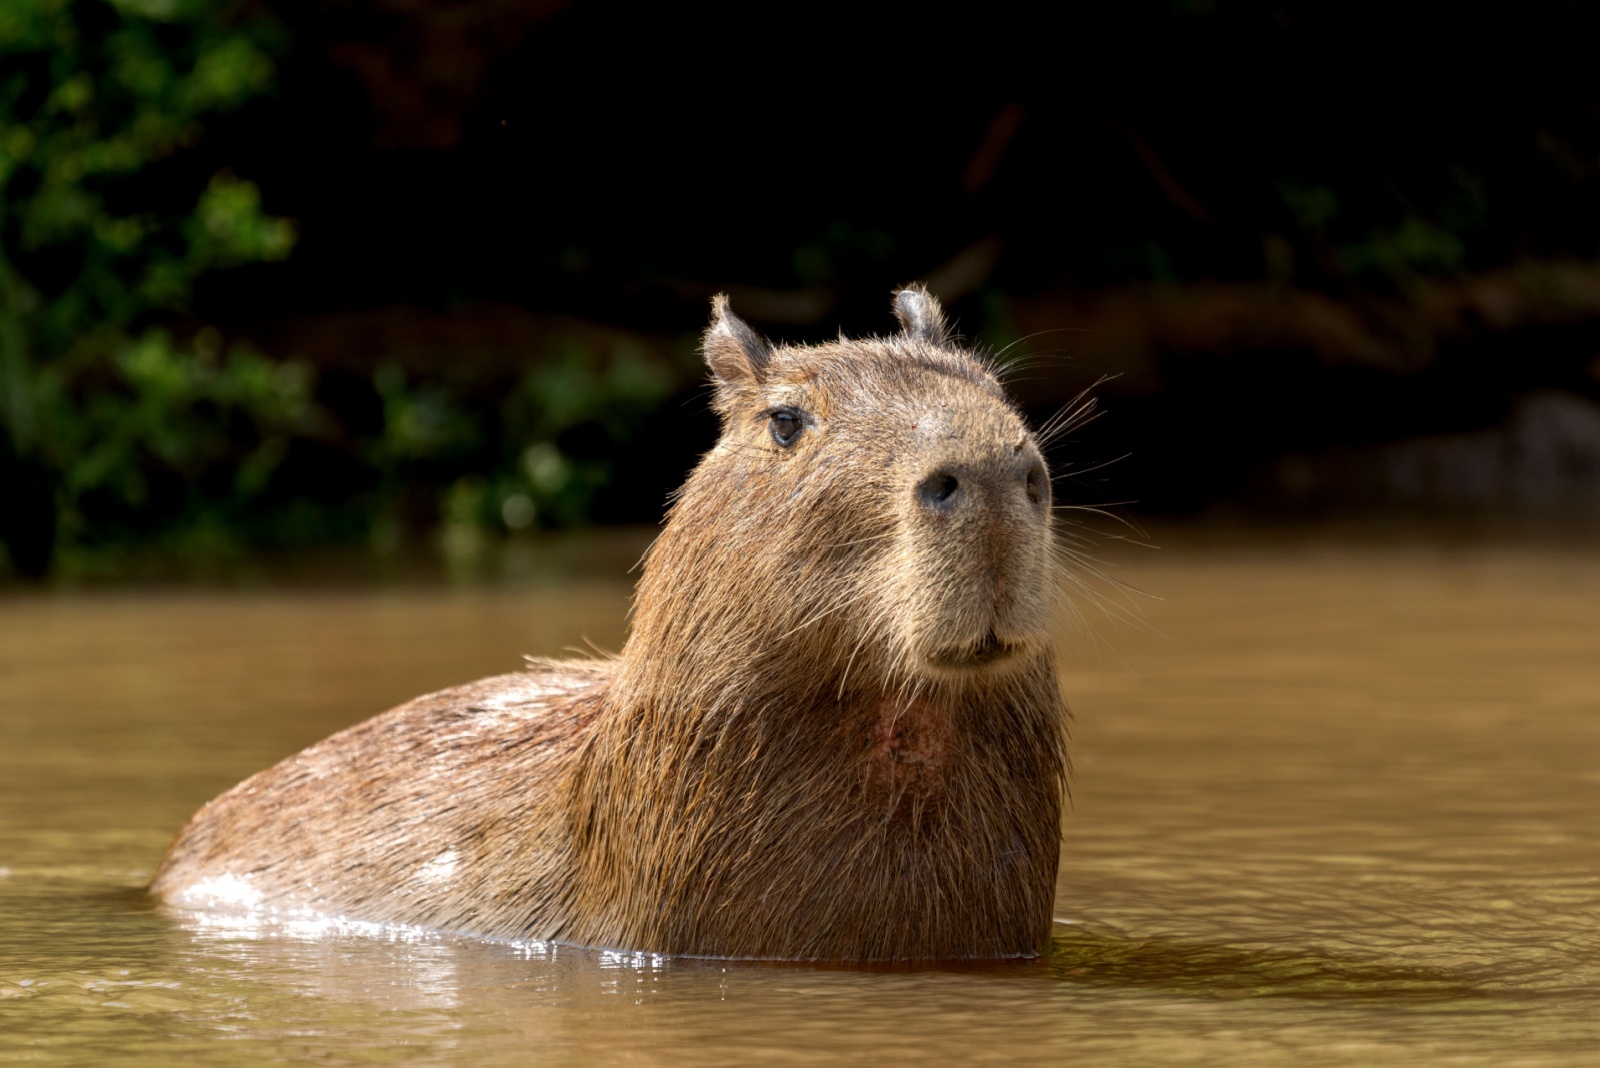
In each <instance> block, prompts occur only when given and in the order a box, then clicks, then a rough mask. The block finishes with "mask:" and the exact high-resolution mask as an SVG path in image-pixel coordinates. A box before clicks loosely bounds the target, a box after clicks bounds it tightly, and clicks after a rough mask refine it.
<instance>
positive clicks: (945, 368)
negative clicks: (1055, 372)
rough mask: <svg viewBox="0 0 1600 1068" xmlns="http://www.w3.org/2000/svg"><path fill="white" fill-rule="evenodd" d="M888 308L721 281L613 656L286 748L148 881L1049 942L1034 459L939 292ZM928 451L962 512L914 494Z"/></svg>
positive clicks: (1046, 561) (637, 935)
mask: <svg viewBox="0 0 1600 1068" xmlns="http://www.w3.org/2000/svg"><path fill="white" fill-rule="evenodd" d="M895 311H896V313H897V315H898V316H899V318H900V319H901V323H902V326H903V327H904V328H905V329H904V330H903V331H902V332H901V333H899V334H896V335H893V336H890V337H885V338H871V339H865V340H854V341H849V340H844V339H841V340H840V341H838V342H836V343H831V344H826V345H819V346H814V347H800V346H770V345H768V344H767V343H766V342H764V341H762V340H760V339H759V338H757V337H756V336H755V335H754V333H753V332H752V331H750V329H749V327H748V326H746V325H745V324H743V323H742V322H739V321H738V320H737V319H735V318H734V317H733V316H732V314H731V313H730V312H729V311H728V310H727V308H726V304H725V302H721V301H719V302H718V303H717V305H716V308H715V317H714V319H713V323H712V326H711V328H710V329H709V330H708V331H707V334H706V339H705V349H706V355H707V361H708V363H709V364H710V366H711V367H712V368H713V369H714V374H715V383H716V393H715V405H716V408H717V410H718V412H719V413H720V415H721V416H722V419H723V433H722V437H721V439H720V440H719V441H718V443H717V445H716V447H715V448H714V449H713V450H712V451H711V452H710V453H708V454H707V455H706V456H705V457H704V458H703V460H702V461H701V463H700V464H699V466H698V467H697V468H696V469H695V471H694V472H693V474H692V475H691V476H690V477H689V480H688V481H687V482H686V483H685V485H684V486H683V488H682V489H681V490H680V491H679V493H678V494H677V497H676V500H675V501H674V503H673V506H672V509H671V512H670V514H669V517H668V520H667V523H666V526H665V528H664V530H663V531H662V533H661V536H660V537H659V538H658V539H657V541H656V543H655V545H654V546H653V547H652V549H651V551H650V553H649V554H648V556H647V558H646V560H645V564H644V570H643V575H642V577H641V579H640V582H639V587H638V591H637V595H636V600H635V605H634V611H633V620H632V629H631V633H630V636H629V639H628V642H627V644H626V646H625V648H624V649H623V651H622V653H621V655H620V657H618V658H617V659H616V660H612V661H593V662H582V661H579V662H573V661H568V662H546V663H540V664H537V665H534V666H533V667H532V668H531V669H530V670H529V671H527V672H523V673H518V674H515V675H508V676H502V677H499V678H495V679H485V680H481V681H479V682H477V683H473V684H470V685H468V686H465V687H460V688H457V689H455V690H447V691H444V692H442V693H439V694H434V695H429V696H427V697H423V698H419V699H417V700H416V701H414V702H411V703H410V704H407V705H403V706H401V707H400V708H397V709H395V710H393V711H391V712H388V713H386V714H384V715H383V716H380V717H377V718H376V719H373V720H370V721H368V722H366V723H363V724H360V725H358V726H356V727H353V728H351V729H350V730H348V731H345V732H342V733H341V734H338V735H335V736H334V737H332V738H330V739H328V740H327V741H324V742H322V743H319V745H316V746H313V747H311V748H310V749H308V750H306V751H304V752H302V753H300V754H297V755H296V756H294V757H291V758H289V759H288V760H286V761H284V762H283V763H281V764H279V765H277V766H276V767H274V768H271V769H269V770H267V771H265V772H262V773H261V774H259V775H257V776H255V777H254V778H252V779H250V780H247V781H246V782H245V783H242V784H241V785H240V786H238V787H235V788H234V789H233V790H232V791H229V792H228V793H226V794H224V795H222V796H221V797H219V798H218V799H216V800H215V801H213V802H211V804H210V805H208V806H206V808H204V809H202V810H201V812H200V813H199V814H197V815H196V817H195V818H194V820H193V821H191V823H190V825H189V826H188V827H187V828H186V829H185V830H184V832H183V833H182V834H181V835H180V836H179V838H178V840H177V841H176V842H175V843H174V845H173V847H172V849H171V850H170V851H169V853H168V855H167V858H166V860H165V861H164V862H163V865H162V868H161V870H160V871H159V872H158V874H157V877H156V880H155V882H154V884H153V889H154V891H155V892H156V893H157V894H159V895H161V896H163V897H166V898H168V899H171V900H174V901H178V902H180V903H188V904H192V905H198V906H207V905H213V906H217V905H225V904H227V903H226V902H220V901H211V900H207V898H206V895H205V888H206V887H208V886H217V885H225V886H227V887H229V888H230V892H232V893H234V894H235V895H236V896H237V893H239V892H248V893H249V894H251V895H255V896H252V897H250V900H252V901H259V902H262V903H263V905H262V906H261V907H267V908H276V909H279V910H305V911H308V912H315V913H320V914H328V915H338V916H343V917H347V918H355V919H363V920H374V921H380V922H393V923H412V924H420V925H424V926H430V927H436V928H446V929H452V930H459V931H465V932H470V933H474V934H480V935H487V936H497V937H514V938H539V939H552V940H559V941H564V942H570V943H577V944H582V945H592V946H606V947H614V948H625V949H630V950H638V951H652V952H659V953H672V954H694V955H710V956H725V957H761V958H788V959H807V960H916V959H950V958H995V957H1006V956H1027V955H1032V954H1036V953H1038V952H1040V951H1042V950H1043V948H1044V947H1045V945H1046V944H1047V940H1048V937H1049V930H1050V916H1051V904H1052V901H1053V897H1054V885H1055V873H1056V864H1057V856H1058V851H1059V822H1060V815H1061V805H1062V795H1063V789H1064V778H1065V769H1066V756H1065V710H1064V708H1063V705H1062V701H1061V697H1060V694H1059V692H1058V688H1057V681H1056V668H1055V662H1054V657H1053V652H1052V650H1051V647H1050V643H1049V633H1050V629H1051V622H1052V620H1051V616H1052V612H1053V609H1054V607H1055V606H1054V599H1055V598H1054V594H1055V591H1056V590H1057V589H1059V584H1060V578H1061V576H1060V575H1059V574H1058V573H1057V565H1056V563H1055V560H1056V557H1055V556H1054V555H1053V546H1052V529H1051V523H1052V521H1051V518H1050V513H1051V510H1050V501H1049V499H1048V485H1049V482H1048V478H1045V479H1044V480H1043V498H1042V499H1041V498H1040V495H1039V492H1038V488H1039V487H1038V482H1037V479H1036V478H1035V475H1036V474H1037V473H1040V472H1042V471H1043V466H1042V460H1041V458H1040V456H1039V450H1038V445H1037V444H1036V442H1035V440H1034V438H1033V436H1032V435H1031V434H1030V433H1029V431H1028V429H1027V427H1026V426H1025V424H1024V422H1023V420H1022V418H1021V417H1020V415H1019V414H1018V413H1017V411H1016V410H1015V409H1014V408H1013V407H1012V406H1011V404H1010V403H1009V402H1008V401H1007V400H1006V398H1005V397H1004V395H1003V393H1002V391H1001V389H1000V387H999V386H998V385H997V384H996V382H995V380H994V377H993V375H992V374H991V373H990V370H989V369H988V368H987V367H986V366H985V365H984V364H982V363H981V362H979V361H978V360H977V359H975V358H974V357H973V356H971V355H970V354H969V353H967V352H964V351H962V350H960V349H957V348H955V347H954V346H953V345H952V344H951V343H950V342H949V341H948V339H947V333H946V330H945V327H944V321H943V317H942V315H941V314H940V312H939V308H938V304H937V302H935V301H934V300H933V299H932V298H931V297H929V296H928V295H927V294H926V293H925V292H923V291H922V290H920V289H918V288H916V287H911V288H908V289H907V290H904V291H901V292H900V293H899V294H897V295H896V303H895ZM780 408H781V409H783V410H786V411H793V412H797V413H799V415H800V417H801V425H802V432H801V434H800V435H799V436H798V438H797V439H796V440H795V441H794V443H793V444H792V445H790V446H789V447H783V446H780V445H779V444H778V443H777V442H775V441H774V439H773V437H772V435H771V433H770V431H769V419H770V416H771V413H772V412H773V410H774V409H780ZM941 471H952V472H959V473H960V478H961V482H960V486H961V489H962V492H965V493H968V494H970V495H971V496H970V498H969V499H968V500H967V504H966V505H964V506H963V508H961V509H951V510H948V511H945V512H941V511H939V510H938V509H933V508H930V507H929V506H928V505H927V503H926V501H925V499H924V498H922V497H919V496H918V492H917V488H918V486H919V485H921V484H923V482H924V480H925V479H926V478H927V477H928V476H929V474H930V472H934V473H937V472H941ZM995 650H999V651H1000V652H994V651H995ZM991 653H992V654H993V656H994V657H995V659H994V660H993V662H990V660H988V659H985V657H987V656H989V655H990V654H991ZM1001 653H1003V654H1004V655H1001ZM241 888H242V891H241Z"/></svg>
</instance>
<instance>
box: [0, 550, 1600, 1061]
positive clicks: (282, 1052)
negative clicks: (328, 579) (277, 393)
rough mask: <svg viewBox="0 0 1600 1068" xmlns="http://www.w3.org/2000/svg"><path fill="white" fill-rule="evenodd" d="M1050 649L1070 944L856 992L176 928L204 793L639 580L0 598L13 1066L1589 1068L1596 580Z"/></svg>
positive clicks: (378, 940)
mask: <svg viewBox="0 0 1600 1068" xmlns="http://www.w3.org/2000/svg"><path fill="white" fill-rule="evenodd" d="M1122 563H1123V565H1124V566H1123V567H1122V568H1120V569H1119V573H1120V574H1121V575H1122V577H1123V578H1125V579H1127V580H1128V581H1130V582H1131V583H1133V584H1134V585H1136V586H1138V587H1140V588H1141V589H1144V590H1147V591H1150V592H1151V593H1152V594H1155V595H1157V596H1158V597H1159V598H1160V599H1159V600H1154V599H1152V600H1150V601H1148V602H1147V603H1145V604H1144V606H1143V612H1144V615H1145V616H1146V617H1147V621H1148V627H1146V628H1144V629H1138V628H1122V629H1118V628H1116V627H1113V626H1111V625H1110V624H1102V625H1100V627H1099V628H1098V629H1099V633H1098V640H1097V642H1096V643H1090V642H1087V641H1085V640H1084V639H1083V638H1082V637H1081V636H1074V635H1070V634H1064V635H1063V643H1064V647H1065V649H1066V651H1067V653H1068V656H1067V660H1066V664H1065V668H1064V673H1065V680H1064V681H1065V685H1066V688H1067V691H1068V693H1069V694H1071V695H1072V697H1073V705H1074V710H1075V712H1076V716H1077V721H1076V725H1075V728H1074V754H1075V756H1074V759H1075V765H1076V768H1077V772H1076V776H1075V781H1074V789H1073V795H1074V808H1073V811H1072V812H1071V814H1070V815H1069V817H1068V819H1067V822H1066V838H1065V843H1064V848H1063V857H1062V876H1061V881H1060V884H1059V892H1058V901H1057V914H1058V916H1059V918H1060V922H1058V925H1057V931H1056V939H1055V947H1054V950H1053V952H1052V953H1051V954H1050V955H1049V956H1048V957H1047V958H1045V959H1042V960H1038V961H1030V962H1012V963H1005V964H985V965H963V966H948V967H918V968H828V967H815V966H792V965H777V964H745V963H731V962H719V961H701V960H676V959H663V958H660V957H655V956H651V955H642V954H626V953H605V952H598V951H590V950H581V949H573V948H571V947H563V946H550V945H515V944H504V943H486V942H480V941H475V940H471V939H461V938H452V937H447V936H441V935H435V934H431V933H427V932H419V931H413V930H404V929H399V930H397V929H392V928H380V927H373V926H370V925H356V924H335V923H327V922H310V921H304V920H296V919H294V918H286V919H280V920H277V921H273V922H266V921H263V920H261V919H260V918H256V919H249V918H246V917H242V916H232V917H229V916H226V915H201V914H184V913H178V912H174V911H171V910H166V909H163V908H160V907H158V906H156V905H155V904H154V903H152V902H151V901H150V900H149V898H148V897H146V896H145V895H144V894H143V892H142V890H141V887H142V885H143V882H144V881H145V880H146V879H148V877H149V874H150V871H151V869H152V868H153V866H154V864H155V862H156V860H157V859H158V857H159V855H160V852H161V850H162V849H163V848H164V846H165V844H166V842H167V840H168V839H169V838H170V836H171V835H172V833H173V832H174V831H175V830H176V829H177V827H178V826H179V825H180V824H181V823H182V821H183V820H184V819H185V818H186V817H187V816H188V814H189V813H190V812H191V811H192V810H193V809H194V808H195V807H196V806H197V805H198V804H199V803H200V802H202V801H204V800H205V799H206V798H208V797H210V796H211V795H212V794H214V793H216V792H217V791H218V790H220V789H222V788H224V787H226V786H228V785H230V784H231V783H233V782H234V781H236V780H237V779H239V778H241V777H243V776H244V775H246V774H248V773H249V772H251V771H253V770H256V769H257V768H259V767H261V766H263V765H265V764H267V763H269V762H271V761H273V760H275V759H277V758H278V757H280V756H282V755H284V754H286V753H289V752H291V751H293V750H294V749H296V748H298V747H300V746H302V745H305V744H307V743H308V742H311V741H313V740H315V739H316V738H319V737H321V736H323V735H325V734H327V733H328V732H330V731H332V730H334V729H337V728H338V727H340V726H342V725H344V724H346V723H349V722H351V721H354V720H356V719H359V718H362V717H364V716H366V715H368V714H370V713H372V712H375V711H378V710H381V709H382V708H384V707H387V706H388V705H390V704H393V703H395V702H397V701H399V700H402V699H404V698H406V697H409V696H412V695H414V694H416V693H420V692H422V691H425V690H428V689H433V688H437V687H439V686H443V685H446V684H449V683H453V682H457V681H461V680H464V679H467V678H471V677H474V676H478V675H484V674H489V673H493V672H498V671H503V670H506V669H507V668H508V667H510V666H514V665H515V664H516V663H517V662H518V659H519V657H520V656H521V655H523V654H525V653H528V654H545V655H548V654H559V653H560V652H561V651H562V650H563V648H565V647H570V646H580V645H581V644H582V643H583V641H584V639H585V638H588V639H590V640H592V641H594V642H595V643H596V644H598V645H600V646H602V647H610V648H615V647H617V645H618V644H620V641H621V636H622V619H623V612H624V611H625V608H626V598H627V592H628V586H627V581H626V578H625V576H623V575H621V574H620V573H619V574H618V575H617V576H616V577H615V578H614V579H586V580H583V581H572V582H567V583H565V584H563V583H560V582H558V581H555V580H552V579H550V578H548V577H545V578H541V579H540V580H539V581H538V582H537V583H535V584H532V585H525V586H521V587H516V586H512V587H504V586H502V587H498V588H483V589H477V590H471V591H460V590H457V591H452V590H448V589H432V588H425V587H416V586H413V587H408V588H405V589H401V590H392V589H391V590H382V591H370V592H359V591H348V590H347V591H344V592H339V593H317V592H310V591H301V592H279V593H270V592H255V593H246V594H232V595H223V594H183V595H176V594H125V593H124V594H113V593H77V594H70V595H62V594H58V595H29V596H17V595H13V596H12V597H11V599H10V600H8V601H5V602H0V1057H5V1058H12V1057H19V1058H26V1059H27V1060H29V1061H30V1062H36V1063H43V1064H68V1063H86V1062H88V1063H93V1062H96V1061H99V1060H112V1059H115V1060H116V1062H117V1063H134V1064H138V1063H145V1062H148V1063H151V1064H156V1063H171V1062H174V1061H181V1062H183V1063H200V1064H206V1063H219V1064H220V1063H229V1064H231V1063H237V1062H240V1061H250V1060H258V1059H259V1060H265V1059H287V1060H308V1061H315V1062H317V1063H326V1064H372V1063H389V1062H393V1063H405V1064H473V1065H478V1064H513V1063H515V1064H522V1063H527V1062H529V1061H534V1062H538V1063H552V1064H566V1063H580V1062H581V1063H594V1062H597V1061H602V1062H605V1063H622V1064H640V1065H655V1064H665V1063H673V1064H679V1063H684V1062H690V1063H695V1064H701V1063H709V1064H729V1065H732V1064H740V1065H744V1064H749V1063H752V1062H754V1061H757V1060H760V1061H770V1062H775V1063H779V1064H803V1063H823V1062H826V1063H839V1062H840V1061H841V1060H855V1061H860V1062H863V1063H867V1062H870V1063H910V1062H920V1061H925V1060H931V1061H937V1062H941V1063H942V1062H983V1061H996V1062H1023V1063H1040V1062H1061V1063H1066V1062H1069V1061H1070V1062H1071V1063H1074V1064H1120V1063H1138V1064H1163V1063H1190V1062H1193V1061H1195V1060H1202V1061H1207V1062H1217V1063H1227V1064H1242V1065H1249V1064H1279V1063H1285V1062H1289V1061H1296V1062H1299V1061H1310V1062H1314V1063H1318V1064H1380V1065H1381V1064H1402V1063H1405V1064H1410V1063H1438V1062H1441V1061H1446V1060H1448V1061H1449V1062H1450V1063H1454V1064H1484V1065H1487V1064H1496V1065H1499V1064H1508V1063H1509V1064H1552V1065H1554V1064H1568V1063H1572V1062H1573V1060H1574V1058H1575V1057H1577V1056H1578V1054H1579V1053H1580V1051H1581V1052H1583V1053H1585V1054H1588V1053H1591V1052H1592V1050H1594V1049H1595V1048H1600V842H1597V839H1596V837H1595V835H1594V834H1593V826H1594V817H1593V814H1594V812H1595V811H1596V810H1597V806H1600V744H1597V743H1600V553H1592V552H1586V551H1583V550H1574V549H1570V548H1569V549H1563V550H1559V551H1557V550H1546V551H1542V552H1541V551H1533V550H1528V549H1517V548H1508V547H1499V548H1496V547H1492V546H1490V547H1477V548H1471V547H1458V548H1455V549H1452V550H1449V551H1442V550H1437V549H1429V548H1427V547H1426V546H1425V545H1424V543H1422V542H1420V541H1417V542H1400V541H1390V542H1383V543H1369V544H1366V545H1364V546H1360V547H1355V546H1352V545H1346V546H1345V547H1343V548H1340V547H1337V546H1329V545H1326V544H1319V543H1316V542H1299V543H1292V542H1288V541H1283V540H1278V541H1266V540H1262V539H1259V538H1257V539H1255V540H1239V539H1236V540H1233V541H1231V542H1223V543H1220V544H1208V545H1198V544H1191V545H1182V544H1180V545H1178V546H1176V547H1169V548H1167V549H1165V550H1163V551H1161V552H1159V553H1150V552H1145V553H1142V554H1140V555H1136V556H1131V557H1128V558H1127V559H1125V560H1123V561H1122Z"/></svg>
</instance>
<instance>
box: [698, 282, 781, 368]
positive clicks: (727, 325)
mask: <svg viewBox="0 0 1600 1068" xmlns="http://www.w3.org/2000/svg"><path fill="white" fill-rule="evenodd" d="M701 348H703V349H704V350H705V354H706V363H707V364H709V365H710V367H711V373H712V374H714V375H716V376H717V381H718V382H720V383H721V384H722V385H724V386H744V385H759V384H760V383H761V381H762V380H763V379H764V378H766V377H767V361H768V360H769V359H771V357H772V346H770V345H768V344H767V342H766V340H765V339H764V338H762V336H761V335H760V334H758V333H756V332H755V331H754V330H752V329H750V324H749V323H747V322H745V321H744V320H743V319H741V318H739V317H738V316H737V315H735V314H733V312H731V311H729V310H728V297H727V294H725V293H718V294H717V295H716V296H714V297H712V298H711V325H710V326H708V327H706V336H705V340H704V341H703V342H702V343H701Z"/></svg>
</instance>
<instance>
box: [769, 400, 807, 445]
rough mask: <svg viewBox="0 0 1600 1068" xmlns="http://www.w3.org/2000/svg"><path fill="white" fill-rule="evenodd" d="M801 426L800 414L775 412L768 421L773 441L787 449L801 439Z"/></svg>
mask: <svg viewBox="0 0 1600 1068" xmlns="http://www.w3.org/2000/svg"><path fill="white" fill-rule="evenodd" d="M801 425H802V424H801V422H800V413H799V412H790V411H784V410H782V409H780V410H778V411H775V412H773V413H772V415H771V416H770V417H769V419H768V426H769V427H771V429H772V440H773V441H776V442H777V443H778V444H779V445H782V446H784V447H785V448H787V447H788V446H790V445H793V444H794V443H795V440H796V439H797V438H799V437H800V428H801Z"/></svg>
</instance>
